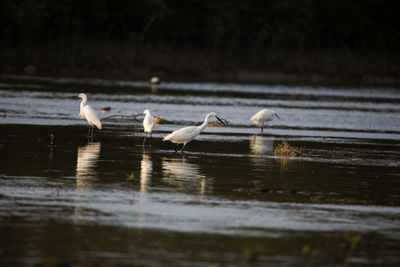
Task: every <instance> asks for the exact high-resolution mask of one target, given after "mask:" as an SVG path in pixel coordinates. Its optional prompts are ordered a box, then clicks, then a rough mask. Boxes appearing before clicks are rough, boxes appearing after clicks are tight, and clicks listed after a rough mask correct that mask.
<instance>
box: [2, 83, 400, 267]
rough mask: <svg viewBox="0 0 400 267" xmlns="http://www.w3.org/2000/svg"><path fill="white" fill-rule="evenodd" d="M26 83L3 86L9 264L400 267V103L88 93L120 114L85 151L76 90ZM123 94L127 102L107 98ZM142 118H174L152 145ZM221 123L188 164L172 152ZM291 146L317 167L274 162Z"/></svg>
mask: <svg viewBox="0 0 400 267" xmlns="http://www.w3.org/2000/svg"><path fill="white" fill-rule="evenodd" d="M81 82H82V81H81ZM90 82H92V83H94V81H89V83H90ZM103 82H104V81H97V83H99V84H102V83H103ZM27 83H32V85H35V83H39V82H38V81H35V80H34V79H33V80H24V82H21V84H19V85H18V86H17V85H13V84H12V83H9V84H8V85H7V86H8V87H7V86H5V85H4V84H0V95H1V100H0V104H1V106H0V109H1V111H2V112H6V114H7V115H6V117H5V118H1V119H0V236H1V239H0V264H1V265H15V264H28V265H32V264H49V263H54V264H59V265H61V264H66V265H73V264H77V265H79V264H89V263H100V262H101V263H110V264H133V265H143V266H154V265H173V266H197V265H199V266H204V265H213V264H215V265H216V266H225V265H243V266H265V264H266V263H267V264H270V265H274V266H275V265H283V266H288V265H289V266H290V265H292V266H298V265H302V266H303V265H307V264H308V265H311V266H313V265H337V266H343V265H345V266H346V265H353V264H363V265H366V266H375V265H379V264H383V265H387V266H396V264H397V263H398V262H399V260H400V258H399V255H398V251H399V249H400V246H399V242H398V241H399V239H400V235H399V233H400V231H399V230H400V228H399V225H400V208H399V206H400V184H399V181H400V180H399V177H400V164H399V162H400V152H399V151H400V150H399V144H398V140H399V139H400V138H399V137H400V128H399V127H400V126H399V125H400V121H399V120H400V119H399V118H400V117H399V116H398V115H399V114H398V113H399V112H400V110H399V109H398V107H397V106H396V105H397V104H398V101H399V99H400V95H399V92H398V90H395V89H388V90H387V91H383V92H381V93H380V91H379V90H378V89H376V90H373V89H369V90H367V91H364V93H365V92H367V93H368V94H366V93H365V94H364V93H363V91H362V90H358V89H357V90H356V89H349V90H348V91H347V90H334V89H330V88H325V89H324V88H319V89H315V88H286V87H279V86H277V87H266V86H248V85H232V86H230V85H229V86H228V85H218V84H197V85H196V84H179V83H168V84H164V85H163V84H160V85H159V86H157V88H156V89H154V88H153V89H151V88H150V87H148V86H147V85H146V84H145V83H133V84H130V85H129V87H127V88H124V87H123V83H118V82H116V81H115V83H110V84H109V85H108V86H110V87H107V85H104V84H103V85H100V86H104V87H103V89H104V90H102V93H93V94H90V95H89V97H90V103H91V105H93V107H94V108H95V109H97V110H99V109H100V108H101V107H106V106H107V107H108V106H109V107H110V113H109V114H111V115H117V116H115V117H112V118H111V119H109V120H108V119H107V120H104V123H103V126H104V128H103V129H102V130H101V131H96V132H95V135H94V137H93V139H92V140H87V138H86V137H85V135H86V133H87V124H86V122H85V121H80V120H78V118H77V114H78V110H79V103H78V101H76V99H75V95H76V93H75V92H74V91H73V90H72V89H71V88H72V87H73V86H75V85H76V81H75V82H73V83H72V84H69V83H68V82H67V83H66V84H63V86H66V87H68V88H69V86H71V88H69V89H64V87H58V86H59V85H60V83H61V81H58V80H57V81H56V82H52V81H51V80H46V83H43V82H42V83H40V84H36V85H37V86H39V85H40V86H43V88H42V87H41V89H40V90H39V89H37V88H38V87H37V86H36V87H28V88H25V87H24V86H25V85H26V84H27ZM116 85H117V86H118V88H119V90H120V92H124V93H125V95H118V94H111V93H109V91H108V90H105V88H108V89H109V88H112V87H113V86H116ZM13 86H14V87H18V88H17V89H16V88H14V87H13ZM5 87H7V88H5ZM53 87H54V88H56V89H57V90H54V92H53V90H52V88H53ZM132 88H136V89H137V91H135V90H132ZM293 90H294V91H296V92H297V93H296V94H295V96H296V98H295V99H291V98H293V94H292V92H293ZM247 91H249V92H250V95H246V96H245V92H247ZM206 93H207V94H211V96H210V97H209V96H207V94H206ZM231 93H232V94H231ZM268 94H271V95H272V96H271V97H268ZM342 94H343V95H344V96H346V97H348V102H346V101H344V100H345V98H344V96H343V95H342ZM380 94H382V95H380ZM182 95H185V97H183V96H182ZM216 96H218V97H217V98H216ZM49 99H53V101H54V103H49V101H48V100H49ZM389 100H390V101H389ZM265 106H266V107H271V108H273V109H276V110H277V111H279V114H280V116H281V117H282V120H280V121H272V122H271V123H269V125H268V126H267V127H265V131H264V133H259V129H258V128H257V127H255V126H253V125H252V124H251V122H250V121H249V118H250V116H251V115H252V114H253V113H254V111H257V110H258V109H259V108H261V107H265ZM342 107H344V108H345V110H344V111H343V110H342ZM144 108H149V109H150V110H152V112H154V114H156V115H157V114H159V115H162V116H163V117H165V118H166V119H168V120H170V123H168V124H159V125H157V127H156V130H155V132H154V133H153V140H152V144H151V146H148V145H146V146H142V142H143V137H144V133H143V130H142V128H141V121H140V120H135V119H134V118H130V117H129V116H130V114H132V113H134V112H135V111H137V110H143V109H144ZM238 110H240V111H241V112H237V111H238ZM119 111H120V112H119ZM210 111H215V112H217V113H218V114H221V116H223V117H224V118H227V119H228V120H229V121H230V122H231V124H230V126H229V127H208V128H206V129H205V131H204V133H202V134H201V135H200V136H198V137H197V138H196V139H195V140H193V141H191V142H190V143H189V144H188V146H187V148H186V153H185V154H184V155H182V154H180V153H175V152H173V146H172V145H171V144H170V143H166V142H162V138H163V136H165V135H166V134H167V133H169V132H171V131H173V130H176V129H177V128H179V127H182V126H183V125H192V124H193V123H194V122H195V121H200V120H201V119H202V117H203V115H204V114H205V113H207V112H210ZM389 111H390V112H389ZM391 112H393V114H392V113H391ZM120 115H121V116H120ZM122 115H123V116H122ZM282 140H286V141H287V142H288V143H290V144H291V145H293V146H296V147H300V146H303V147H305V149H306V150H307V152H309V153H310V156H307V157H293V158H287V157H277V156H275V155H274V149H275V148H276V147H277V145H278V144H279V143H280V142H281V141H282Z"/></svg>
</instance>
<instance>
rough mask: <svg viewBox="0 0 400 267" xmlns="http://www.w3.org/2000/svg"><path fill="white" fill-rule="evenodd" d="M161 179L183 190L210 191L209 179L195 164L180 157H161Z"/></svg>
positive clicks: (203, 192)
mask: <svg viewBox="0 0 400 267" xmlns="http://www.w3.org/2000/svg"><path fill="white" fill-rule="evenodd" d="M162 172H163V180H164V181H166V182H168V184H170V185H171V186H173V187H175V188H178V189H182V190H184V191H185V192H186V191H188V190H192V189H195V190H196V191H198V192H199V193H200V194H205V193H206V191H210V190H211V188H210V185H209V183H208V182H209V179H206V177H205V176H204V175H203V174H201V172H200V168H199V166H198V165H197V164H193V163H188V162H186V159H185V158H184V157H182V158H163V159H162Z"/></svg>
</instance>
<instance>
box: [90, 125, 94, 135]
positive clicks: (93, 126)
mask: <svg viewBox="0 0 400 267" xmlns="http://www.w3.org/2000/svg"><path fill="white" fill-rule="evenodd" d="M93 133H94V126H93V125H92V133H91V134H90V136H93Z"/></svg>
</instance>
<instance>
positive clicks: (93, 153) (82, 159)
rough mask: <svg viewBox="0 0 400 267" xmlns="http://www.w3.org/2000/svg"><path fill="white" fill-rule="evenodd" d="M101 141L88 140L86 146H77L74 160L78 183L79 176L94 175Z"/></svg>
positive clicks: (89, 176)
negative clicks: (76, 155)
mask: <svg viewBox="0 0 400 267" xmlns="http://www.w3.org/2000/svg"><path fill="white" fill-rule="evenodd" d="M100 149H101V143H100V142H90V143H88V144H87V145H86V146H83V147H79V148H78V157H77V162H76V177H77V178H78V183H79V180H80V179H81V178H94V177H96V174H97V173H96V171H95V169H94V168H95V167H96V165H97V160H98V159H99V156H100Z"/></svg>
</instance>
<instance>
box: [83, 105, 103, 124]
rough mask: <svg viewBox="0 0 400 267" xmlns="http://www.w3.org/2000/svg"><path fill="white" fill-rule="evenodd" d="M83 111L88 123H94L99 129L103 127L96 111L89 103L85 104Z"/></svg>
mask: <svg viewBox="0 0 400 267" xmlns="http://www.w3.org/2000/svg"><path fill="white" fill-rule="evenodd" d="M83 113H84V114H85V118H86V120H87V122H88V123H89V125H95V126H96V127H97V128H98V129H99V130H101V128H103V126H102V124H101V121H100V119H99V116H98V115H97V113H96V111H95V110H94V109H93V108H92V107H91V106H89V105H86V106H85V107H84V108H83Z"/></svg>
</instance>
